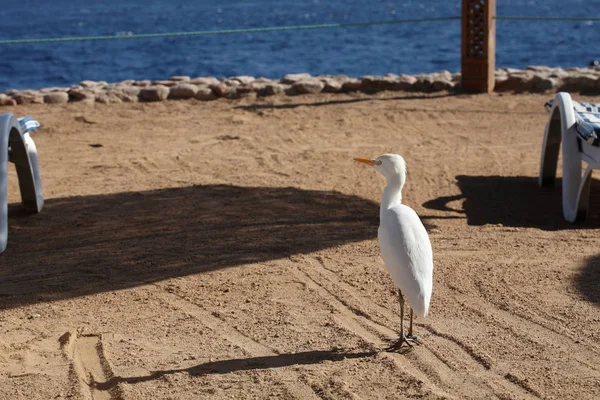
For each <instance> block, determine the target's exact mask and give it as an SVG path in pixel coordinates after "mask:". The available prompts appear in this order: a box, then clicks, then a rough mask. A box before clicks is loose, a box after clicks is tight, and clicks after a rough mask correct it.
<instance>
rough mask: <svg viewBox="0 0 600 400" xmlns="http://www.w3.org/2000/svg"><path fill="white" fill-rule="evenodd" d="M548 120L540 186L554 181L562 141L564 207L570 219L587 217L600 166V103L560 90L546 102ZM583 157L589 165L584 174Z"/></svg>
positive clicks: (566, 215)
mask: <svg viewBox="0 0 600 400" xmlns="http://www.w3.org/2000/svg"><path fill="white" fill-rule="evenodd" d="M545 107H546V109H547V110H548V111H549V112H550V118H549V119H548V122H547V123H546V130H545V133H544V142H543V144H542V157H541V163H540V175H539V179H538V182H539V184H540V186H542V187H544V186H550V185H553V184H554V179H555V178H556V167H557V163H558V152H559V151H560V144H561V141H562V175H563V177H562V210H563V216H564V218H565V219H566V220H567V221H569V222H576V221H581V220H584V219H585V218H586V215H587V211H588V207H589V197H590V186H591V182H592V170H594V169H599V168H600V147H599V146H600V140H599V136H600V105H599V104H591V103H582V102H577V101H573V100H572V99H571V96H570V95H569V94H568V93H564V92H560V93H557V94H556V97H555V98H554V99H552V100H550V101H549V102H547V103H546V105H545ZM582 161H585V163H586V164H587V167H586V169H585V172H584V173H583V176H582V174H581V169H582Z"/></svg>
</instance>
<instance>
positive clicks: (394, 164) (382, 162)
mask: <svg viewBox="0 0 600 400" xmlns="http://www.w3.org/2000/svg"><path fill="white" fill-rule="evenodd" d="M354 160H355V161H358V162H360V163H363V164H367V165H371V166H373V167H374V168H375V169H376V170H377V171H378V172H380V173H381V174H382V175H383V176H385V178H386V179H387V182H388V184H390V183H393V184H399V185H400V189H402V187H403V186H404V182H405V181H406V162H405V161H404V158H402V156H399V155H398V154H383V155H381V156H379V157H377V158H376V159H374V160H371V159H368V158H355V159H354Z"/></svg>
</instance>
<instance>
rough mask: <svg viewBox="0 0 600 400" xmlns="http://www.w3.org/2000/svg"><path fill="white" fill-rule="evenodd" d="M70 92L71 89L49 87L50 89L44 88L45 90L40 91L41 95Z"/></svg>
mask: <svg viewBox="0 0 600 400" xmlns="http://www.w3.org/2000/svg"><path fill="white" fill-rule="evenodd" d="M68 90H69V88H64V87H49V88H44V89H40V93H44V94H45V93H52V92H65V93H66V92H67V91H68Z"/></svg>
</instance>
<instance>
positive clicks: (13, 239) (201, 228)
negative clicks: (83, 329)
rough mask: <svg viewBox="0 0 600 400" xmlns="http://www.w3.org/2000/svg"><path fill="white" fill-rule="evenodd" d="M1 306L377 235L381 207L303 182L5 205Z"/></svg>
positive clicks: (0, 263)
mask: <svg viewBox="0 0 600 400" xmlns="http://www.w3.org/2000/svg"><path fill="white" fill-rule="evenodd" d="M8 223H9V234H8V241H9V242H8V249H7V250H6V251H5V252H4V253H3V254H0V308H11V307H17V306H19V305H23V304H32V303H37V302H44V301H53V300H59V299H65V298H71V297H76V296H82V295H88V294H93V293H98V292H104V291H110V290H118V289H125V288H129V287H133V286H137V285H142V284H146V283H150V282H156V281H159V280H163V279H167V278H172V277H180V276H186V275H190V274H197V273H202V272H207V271H211V270H215V269H219V268H226V267H233V266H239V265H243V264H247V263H259V262H264V261H268V260H274V259H278V258H282V257H286V256H289V255H292V254H299V253H309V252H312V251H316V250H319V249H324V248H328V247H334V246H337V245H340V244H343V243H350V242H358V241H362V240H366V239H371V238H374V237H375V236H376V234H377V226H378V205H377V204H376V203H374V202H372V201H369V200H365V199H362V198H360V197H357V196H351V195H344V194H341V193H338V192H331V191H311V190H301V189H297V188H292V187H288V188H272V187H239V186H229V185H211V186H193V187H185V188H178V189H165V190H153V191H147V192H133V193H116V194H108V195H97V196H84V197H68V198H59V199H50V200H48V201H47V202H46V204H45V208H44V210H42V212H41V213H40V214H36V215H27V214H25V213H24V212H23V211H21V206H20V205H11V206H10V207H9V221H8Z"/></svg>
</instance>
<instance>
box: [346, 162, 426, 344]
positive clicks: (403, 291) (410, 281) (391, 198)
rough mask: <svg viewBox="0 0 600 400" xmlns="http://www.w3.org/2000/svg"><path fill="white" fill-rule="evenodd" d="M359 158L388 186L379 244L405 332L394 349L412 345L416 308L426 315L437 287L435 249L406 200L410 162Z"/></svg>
mask: <svg viewBox="0 0 600 400" xmlns="http://www.w3.org/2000/svg"><path fill="white" fill-rule="evenodd" d="M356 161H359V162H362V163H364V164H368V165H372V166H374V167H375V169H376V170H377V171H378V172H380V173H382V174H383V175H384V176H385V178H386V180H387V186H386V188H385V189H384V191H383V196H382V199H381V206H380V211H379V231H378V239H379V247H380V249H381V255H382V257H383V261H384V263H385V266H386V268H387V270H388V272H389V274H390V276H391V278H392V281H393V282H394V285H395V286H396V287H397V288H398V290H399V292H398V295H399V299H400V310H401V314H400V315H401V317H400V318H401V324H400V326H401V328H400V329H401V335H400V339H399V340H398V342H397V343H396V344H395V345H393V346H392V347H393V348H394V349H396V348H399V347H401V346H402V344H403V343H407V344H409V345H410V343H409V342H408V340H414V338H415V337H414V336H413V335H412V318H413V311H414V312H416V314H417V316H420V317H426V316H427V314H428V312H429V301H430V299H431V294H432V290H433V252H432V249H431V242H430V241H429V236H428V235H427V231H426V230H425V227H424V226H423V223H421V220H420V219H419V216H418V215H417V213H416V212H415V211H414V210H413V209H412V208H410V207H408V206H406V205H404V204H402V187H403V186H404V183H405V181H406V164H405V162H404V159H403V158H402V157H400V156H399V155H397V154H384V155H382V156H380V157H377V158H376V159H375V160H369V159H364V158H358V159H356ZM404 297H406V300H407V301H408V304H409V305H410V307H411V314H410V315H411V319H410V328H409V332H408V336H405V335H404V328H403V317H404Z"/></svg>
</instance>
